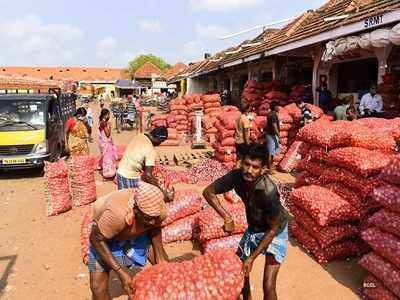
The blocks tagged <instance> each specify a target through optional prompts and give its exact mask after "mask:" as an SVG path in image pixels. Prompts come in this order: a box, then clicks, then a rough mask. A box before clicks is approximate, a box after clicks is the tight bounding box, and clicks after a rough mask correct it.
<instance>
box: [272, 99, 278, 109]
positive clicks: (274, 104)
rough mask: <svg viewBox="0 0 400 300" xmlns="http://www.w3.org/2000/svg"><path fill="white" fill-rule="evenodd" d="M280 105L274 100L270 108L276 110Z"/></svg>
mask: <svg viewBox="0 0 400 300" xmlns="http://www.w3.org/2000/svg"><path fill="white" fill-rule="evenodd" d="M278 105H279V103H278V101H276V100H274V101H272V102H271V105H270V108H271V110H275V108H276V107H277V106H278Z"/></svg>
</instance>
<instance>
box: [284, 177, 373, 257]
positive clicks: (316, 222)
mask: <svg viewBox="0 0 400 300" xmlns="http://www.w3.org/2000/svg"><path fill="white" fill-rule="evenodd" d="M291 203H292V206H291V213H292V214H293V216H294V220H292V221H291V222H290V225H289V233H290V234H291V236H292V237H294V238H295V239H296V240H297V241H298V242H299V243H300V244H302V245H303V246H304V248H305V249H306V250H307V251H308V252H310V253H311V254H312V256H313V257H314V258H315V259H316V261H317V262H318V263H325V262H329V261H332V260H335V259H340V258H348V257H352V256H358V255H360V254H362V253H363V252H364V251H365V249H366V247H365V244H364V243H363V242H362V241H361V239H359V238H358V233H359V231H358V227H357V226H356V225H355V223H354V222H355V221H356V220H357V219H358V216H357V213H356V211H355V209H354V208H353V206H352V205H351V204H350V203H349V202H347V201H346V200H345V199H343V198H342V197H341V196H339V195H338V194H336V193H334V192H332V191H331V190H329V189H328V188H324V187H320V186H315V185H311V186H306V187H301V188H298V189H295V190H294V191H293V192H292V193H291Z"/></svg>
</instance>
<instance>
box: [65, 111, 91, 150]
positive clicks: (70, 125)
mask: <svg viewBox="0 0 400 300" xmlns="http://www.w3.org/2000/svg"><path fill="white" fill-rule="evenodd" d="M65 137H66V150H67V152H68V153H69V154H70V155H71V156H79V155H89V145H88V137H89V133H88V124H87V121H86V109H84V108H83V107H80V108H78V109H77V111H76V113H75V116H74V117H72V118H69V119H68V120H67V122H66V124H65Z"/></svg>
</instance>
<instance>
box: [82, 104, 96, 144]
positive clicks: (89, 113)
mask: <svg viewBox="0 0 400 300" xmlns="http://www.w3.org/2000/svg"><path fill="white" fill-rule="evenodd" d="M83 107H84V108H85V109H86V120H87V126H88V135H89V137H88V140H89V143H92V142H93V137H92V131H93V124H94V120H93V110H92V109H91V108H90V106H89V103H86V104H85V105H84V106H83Z"/></svg>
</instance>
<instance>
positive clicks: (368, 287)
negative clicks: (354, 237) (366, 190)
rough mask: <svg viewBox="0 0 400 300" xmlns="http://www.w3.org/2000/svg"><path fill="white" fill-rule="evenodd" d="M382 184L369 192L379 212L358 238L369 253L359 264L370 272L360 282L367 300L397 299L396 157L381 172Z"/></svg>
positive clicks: (399, 167) (399, 184)
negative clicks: (369, 249)
mask: <svg viewBox="0 0 400 300" xmlns="http://www.w3.org/2000/svg"><path fill="white" fill-rule="evenodd" d="M380 177H381V178H382V180H384V182H385V184H384V185H383V186H381V187H378V188H376V189H375V190H374V192H373V199H374V200H375V201H376V202H377V203H379V205H381V207H382V208H381V209H380V210H379V211H377V212H376V213H375V214H373V215H372V216H371V217H370V218H369V219H368V221H367V225H366V226H365V229H364V230H363V231H362V232H361V237H362V238H363V239H364V240H365V241H366V242H367V243H368V245H369V246H371V248H372V250H373V252H370V253H368V254H366V255H364V256H363V257H362V258H361V260H360V264H361V266H363V267H364V268H365V269H366V270H368V272H369V273H370V274H369V275H368V276H367V277H366V278H365V279H364V282H363V287H362V294H363V295H364V296H366V297H367V298H368V299H372V300H378V299H379V300H381V299H399V298H400V156H399V155H397V156H396V157H395V158H394V159H393V160H392V161H391V162H390V163H389V164H388V166H387V167H386V168H385V169H384V170H383V171H382V173H381V175H380Z"/></svg>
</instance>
